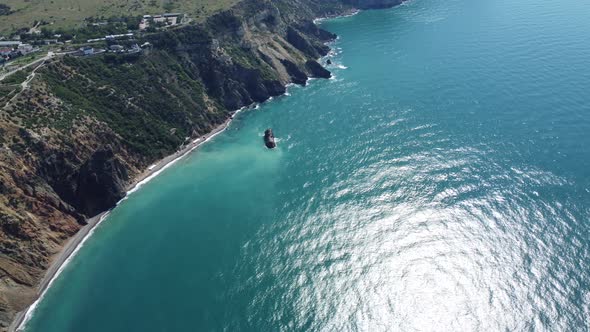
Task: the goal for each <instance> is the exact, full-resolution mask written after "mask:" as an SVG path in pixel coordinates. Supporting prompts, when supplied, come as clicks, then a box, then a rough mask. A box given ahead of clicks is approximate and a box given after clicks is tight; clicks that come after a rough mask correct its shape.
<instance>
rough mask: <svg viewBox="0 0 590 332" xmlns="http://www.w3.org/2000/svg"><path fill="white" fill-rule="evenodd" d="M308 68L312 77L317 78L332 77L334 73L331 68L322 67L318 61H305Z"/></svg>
mask: <svg viewBox="0 0 590 332" xmlns="http://www.w3.org/2000/svg"><path fill="white" fill-rule="evenodd" d="M305 66H306V67H307V69H308V70H309V71H310V72H311V77H316V78H330V77H332V74H331V73H330V71H329V70H327V69H326V68H324V67H322V65H320V64H319V63H318V62H317V61H314V60H309V61H307V62H306V63H305Z"/></svg>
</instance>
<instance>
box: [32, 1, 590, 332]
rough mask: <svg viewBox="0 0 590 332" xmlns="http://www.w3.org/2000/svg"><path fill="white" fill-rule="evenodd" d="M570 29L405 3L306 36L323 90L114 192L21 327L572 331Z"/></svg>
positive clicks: (580, 209)
mask: <svg viewBox="0 0 590 332" xmlns="http://www.w3.org/2000/svg"><path fill="white" fill-rule="evenodd" d="M589 15H590V2H587V1H579V0H576V1H574V0H562V1H558V2H551V3H549V2H543V1H538V0H534V1H533V0H521V1H508V0H480V1H469V0H451V1H435V0H414V1H412V2H409V3H407V4H405V5H403V6H401V7H398V8H395V9H391V10H383V11H370V12H363V13H361V14H359V15H356V16H354V17H349V18H341V19H336V20H332V21H329V22H324V23H323V25H324V27H325V28H327V29H329V30H331V31H334V32H336V33H338V34H339V35H340V36H341V38H340V39H339V40H338V41H337V42H336V43H335V44H334V45H333V47H334V51H335V54H334V55H333V56H332V59H333V61H334V65H333V66H332V70H333V71H334V73H335V75H336V78H335V79H332V80H314V81H312V82H311V84H310V85H309V86H307V87H305V88H302V87H293V88H291V89H290V94H291V95H290V96H284V97H280V98H276V99H275V100H274V101H272V102H270V103H266V104H264V105H263V106H262V107H260V108H259V109H257V110H250V111H245V112H243V113H241V114H240V115H239V116H238V117H237V119H236V120H235V121H234V122H233V123H232V125H231V127H230V128H229V129H228V130H227V131H226V132H224V133H223V134H221V135H219V136H217V137H216V138H215V139H214V140H213V141H212V142H210V143H209V144H207V145H205V146H203V147H202V148H201V149H199V150H197V151H195V152H194V153H193V154H191V155H190V156H188V157H187V158H185V159H182V160H180V161H179V162H178V163H177V164H175V165H174V166H173V167H171V168H169V169H167V170H166V171H165V172H164V173H163V174H161V176H159V177H157V178H156V179H154V180H153V181H151V182H150V183H148V184H147V185H145V186H144V187H143V188H142V189H141V190H139V191H137V192H135V193H133V194H132V195H131V196H130V197H129V199H127V200H125V201H124V202H123V203H122V204H120V206H119V207H117V208H116V209H115V210H114V211H113V212H112V214H111V215H110V217H109V218H108V219H107V220H105V222H104V223H103V224H101V225H100V226H99V228H98V229H97V230H96V233H95V234H94V236H93V237H92V238H91V239H90V240H89V241H88V242H87V243H86V245H85V246H84V247H83V248H82V249H81V250H80V252H79V254H78V255H77V256H76V257H75V258H74V259H73V261H72V263H71V264H70V265H68V267H67V268H66V270H65V271H64V273H63V274H62V275H61V276H60V278H59V279H58V280H56V282H55V283H54V286H53V287H52V288H51V289H50V290H49V291H48V293H47V295H46V297H45V298H44V300H43V301H41V303H40V304H39V307H38V310H37V311H36V312H35V314H34V316H33V319H32V320H31V321H30V323H29V325H28V328H27V329H26V330H27V331H39V332H41V331H42V332H52V331H59V332H64V331H76V332H78V331H89V332H92V331H219V330H227V331H235V330H244V331H280V330H282V331H293V330H312V331H320V330H321V331H344V330H351V331H357V330H363V331H380V330H383V331H386V330H387V331H391V330H393V331H395V330H398V331H503V330H509V331H521V330H526V331H530V330H535V331H560V330H561V331H566V330H568V331H587V330H589V329H590V321H589V318H588V317H590V149H589V148H588V146H589V144H590V93H589V89H590V37H589V36H590V19H588V18H589ZM339 67H341V68H339ZM344 67H347V68H346V69H344ZM267 127H272V128H273V130H274V132H275V134H276V135H277V137H279V138H280V141H279V148H278V149H277V150H273V151H271V150H267V149H265V148H264V146H263V142H262V134H263V131H264V129H266V128H267Z"/></svg>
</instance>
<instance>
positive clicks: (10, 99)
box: [0, 0, 399, 331]
mask: <svg viewBox="0 0 590 332" xmlns="http://www.w3.org/2000/svg"><path fill="white" fill-rule="evenodd" d="M398 3H399V1H388V0H381V1H377V0H366V1H363V0H351V1H348V0H342V1H338V0H327V1H321V2H319V1H311V0H292V1H289V0H273V1H270V0H244V1H242V2H240V3H238V4H237V5H235V6H233V7H232V8H230V9H228V10H226V11H223V12H221V13H218V14H216V15H214V16H211V17H210V18H209V19H207V20H206V21H205V22H204V23H200V24H198V25H190V26H185V27H182V28H179V29H175V30H169V31H166V32H161V33H157V34H153V35H148V36H146V37H145V41H149V42H150V43H151V44H152V45H153V47H152V48H151V49H150V50H149V51H144V52H143V53H141V54H138V55H135V56H124V55H115V54H108V55H104V56H95V57H89V58H78V57H71V56H66V57H63V58H56V59H53V60H49V61H48V62H47V63H46V64H44V65H43V66H42V67H40V68H37V69H36V70H35V71H25V72H24V73H22V74H17V75H14V76H15V77H14V78H10V80H8V79H7V80H5V81H3V82H2V84H1V85H0V194H1V195H0V331H4V330H6V328H7V327H8V324H9V323H10V321H11V319H12V318H13V317H14V315H15V313H16V312H18V311H21V310H23V309H25V308H26V307H27V306H28V305H29V304H30V303H31V302H32V301H33V300H34V299H35V297H36V296H37V294H36V293H37V291H36V286H37V285H38V283H39V281H40V279H41V278H42V277H43V274H44V271H45V270H46V269H47V268H48V266H49V265H50V263H51V262H52V258H54V257H55V255H56V254H57V253H58V252H59V251H60V250H61V248H62V247H63V245H64V244H65V242H66V241H67V240H68V239H69V238H70V237H71V236H73V235H74V234H75V233H76V232H77V231H78V230H79V229H80V227H82V225H84V224H85V220H86V219H87V218H89V217H92V216H94V215H96V214H98V213H100V212H102V211H105V210H108V209H109V208H111V207H113V206H114V205H115V204H116V202H117V201H118V200H120V199H121V198H122V197H123V196H124V195H125V188H126V186H127V184H128V183H129V181H131V180H132V179H133V178H134V177H136V176H138V174H139V173H140V171H141V170H143V169H145V168H146V167H147V166H148V165H150V164H151V163H153V162H154V161H155V160H158V159H160V158H162V157H164V156H166V155H168V154H170V153H172V152H174V151H175V150H176V149H177V148H178V147H179V146H181V145H182V144H183V143H185V142H186V140H187V139H190V138H194V137H197V136H200V135H203V134H206V133H208V132H209V131H211V130H212V129H213V128H214V127H215V126H217V125H219V124H221V123H223V122H224V121H225V120H226V119H227V118H228V117H230V116H231V111H233V110H235V109H237V108H240V107H242V106H245V105H249V104H251V103H253V102H262V101H265V100H267V99H268V98H270V97H271V96H276V95H280V94H283V93H284V92H285V85H286V84H288V83H291V82H293V83H297V84H305V82H306V80H307V78H308V77H323V78H327V77H329V76H330V73H329V72H328V71H327V70H325V69H324V68H323V67H322V66H321V65H320V64H319V63H317V62H316V59H317V58H319V57H320V56H323V55H325V54H327V52H328V51H329V48H328V47H327V46H325V42H327V41H329V40H331V39H333V38H335V36H334V35H333V34H332V33H330V32H327V31H324V30H322V29H320V28H318V27H317V26H316V25H315V24H314V23H313V19H314V18H315V17H318V16H328V15H337V14H341V13H346V12H349V11H351V10H353V9H354V8H380V7H384V6H391V5H395V4H398ZM19 75H20V76H19Z"/></svg>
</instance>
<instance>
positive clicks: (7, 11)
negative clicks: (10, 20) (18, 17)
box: [0, 3, 12, 16]
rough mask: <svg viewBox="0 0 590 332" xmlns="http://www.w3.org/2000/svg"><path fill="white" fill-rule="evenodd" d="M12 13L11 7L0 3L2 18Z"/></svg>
mask: <svg viewBox="0 0 590 332" xmlns="http://www.w3.org/2000/svg"><path fill="white" fill-rule="evenodd" d="M10 13H12V11H11V10H10V7H9V6H7V5H5V4H3V3H0V16H3V15H8V14H10Z"/></svg>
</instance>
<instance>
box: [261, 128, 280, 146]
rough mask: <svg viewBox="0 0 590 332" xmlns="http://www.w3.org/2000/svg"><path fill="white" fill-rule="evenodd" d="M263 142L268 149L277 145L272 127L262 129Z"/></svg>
mask: <svg viewBox="0 0 590 332" xmlns="http://www.w3.org/2000/svg"><path fill="white" fill-rule="evenodd" d="M264 144H265V145H266V147H267V148H269V149H274V148H276V147H277V143H276V142H275V136H274V135H273V133H272V129H270V128H268V129H267V130H265V131H264Z"/></svg>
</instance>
